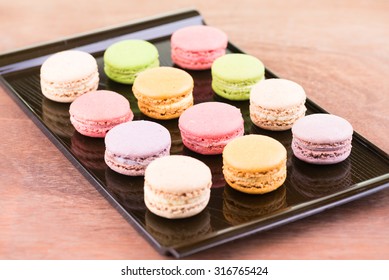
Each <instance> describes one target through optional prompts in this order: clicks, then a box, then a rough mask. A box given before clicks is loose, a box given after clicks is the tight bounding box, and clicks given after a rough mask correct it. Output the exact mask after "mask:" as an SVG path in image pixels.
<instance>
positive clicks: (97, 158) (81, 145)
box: [71, 131, 106, 172]
mask: <svg viewBox="0 0 389 280" xmlns="http://www.w3.org/2000/svg"><path fill="white" fill-rule="evenodd" d="M71 151H72V152H73V153H74V154H75V155H76V156H77V158H78V159H79V160H80V162H81V163H82V164H83V165H84V166H85V167H87V168H90V169H92V170H93V171H95V172H96V171H97V172H98V171H102V170H104V169H105V168H106V164H105V161H104V153H105V144H104V139H101V138H93V137H87V136H84V135H81V134H80V133H78V132H77V131H75V132H74V133H73V135H72V137H71Z"/></svg>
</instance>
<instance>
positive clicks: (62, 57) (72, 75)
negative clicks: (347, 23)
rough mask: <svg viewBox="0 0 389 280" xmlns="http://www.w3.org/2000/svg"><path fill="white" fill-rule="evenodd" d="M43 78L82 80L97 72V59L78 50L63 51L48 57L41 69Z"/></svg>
mask: <svg viewBox="0 0 389 280" xmlns="http://www.w3.org/2000/svg"><path fill="white" fill-rule="evenodd" d="M40 71H41V72H40V74H41V78H42V79H43V80H46V81H50V82H58V83H61V82H68V81H75V80H80V79H83V78H85V77H88V75H92V74H93V73H95V72H97V62H96V59H95V58H94V57H93V56H92V55H91V54H89V53H87V52H83V51H78V50H67V51H61V52H58V53H55V54H53V55H51V56H50V57H49V58H47V59H46V60H45V61H44V62H43V64H42V66H41V69H40Z"/></svg>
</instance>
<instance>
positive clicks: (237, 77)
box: [211, 53, 265, 100]
mask: <svg viewBox="0 0 389 280" xmlns="http://www.w3.org/2000/svg"><path fill="white" fill-rule="evenodd" d="M211 73H212V89H213V91H214V92H215V93H216V94H217V95H219V96H221V97H223V98H226V99H229V100H248V99H249V98H250V91H251V88H252V87H253V85H255V84H256V83H258V82H259V81H261V80H263V79H264V78H265V76H264V75H265V67H264V65H263V63H262V62H261V61H260V60H259V59H258V58H256V57H254V56H251V55H248V54H242V53H233V54H226V55H223V56H221V57H219V58H217V59H216V60H215V61H214V62H213V64H212V68H211Z"/></svg>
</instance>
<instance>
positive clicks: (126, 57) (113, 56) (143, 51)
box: [104, 40, 159, 68]
mask: <svg viewBox="0 0 389 280" xmlns="http://www.w3.org/2000/svg"><path fill="white" fill-rule="evenodd" d="M158 57H159V54H158V50H157V48H156V47H155V46H154V45H153V44H151V43H149V42H147V41H144V40H124V41H119V42H116V43H114V44H112V45H111V46H109V47H108V48H107V49H106V51H105V52H104V62H105V63H108V64H110V65H111V66H113V67H115V68H132V67H141V66H147V65H149V64H151V63H153V62H154V61H155V60H157V59H158Z"/></svg>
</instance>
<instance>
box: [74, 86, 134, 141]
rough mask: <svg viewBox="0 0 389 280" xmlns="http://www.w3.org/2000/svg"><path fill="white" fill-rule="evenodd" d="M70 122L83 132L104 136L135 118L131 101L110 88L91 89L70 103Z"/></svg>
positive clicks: (90, 135) (89, 134)
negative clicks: (109, 89)
mask: <svg viewBox="0 0 389 280" xmlns="http://www.w3.org/2000/svg"><path fill="white" fill-rule="evenodd" d="M69 112H70V122H71V123H72V124H73V126H74V128H75V129H76V130H77V131H78V132H79V133H81V134H83V135H85V136H89V137H100V138H103V137H105V135H106V134H107V132H108V131H109V130H110V129H112V128H113V127H115V126H116V125H118V124H121V123H124V122H129V121H131V120H132V119H133V118H134V114H133V113H132V111H131V108H130V103H129V101H128V100H127V99H126V98H125V97H124V96H122V95H120V94H119V93H116V92H113V91H108V90H97V91H91V92H88V93H86V94H83V95H81V96H80V97H78V98H77V99H76V100H74V101H73V102H72V103H71V104H70V108H69Z"/></svg>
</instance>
